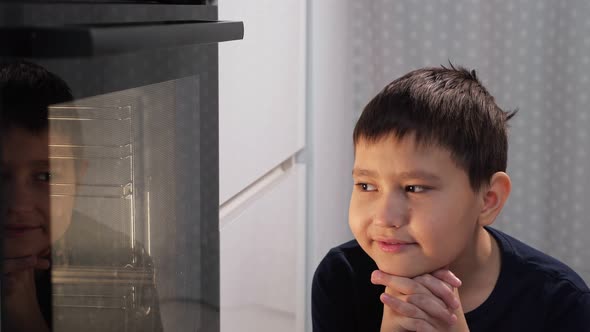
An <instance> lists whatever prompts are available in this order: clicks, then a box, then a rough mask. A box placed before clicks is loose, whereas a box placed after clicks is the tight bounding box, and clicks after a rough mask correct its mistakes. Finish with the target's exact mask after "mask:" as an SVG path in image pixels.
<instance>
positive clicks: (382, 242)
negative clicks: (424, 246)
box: [375, 239, 417, 253]
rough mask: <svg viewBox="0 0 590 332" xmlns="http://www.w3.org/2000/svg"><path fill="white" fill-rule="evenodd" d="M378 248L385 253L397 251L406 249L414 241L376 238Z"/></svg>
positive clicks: (413, 243) (412, 244) (411, 245)
mask: <svg viewBox="0 0 590 332" xmlns="http://www.w3.org/2000/svg"><path fill="white" fill-rule="evenodd" d="M375 242H377V245H378V246H379V249H381V250H382V251H384V252H387V253H397V252H401V251H404V250H407V249H409V248H411V247H413V246H415V245H417V243H416V242H409V241H402V240H396V239H376V240H375Z"/></svg>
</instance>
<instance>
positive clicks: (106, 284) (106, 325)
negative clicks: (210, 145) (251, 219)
mask: <svg viewBox="0 0 590 332" xmlns="http://www.w3.org/2000/svg"><path fill="white" fill-rule="evenodd" d="M198 91H199V80H198V78H197V77H194V76H193V77H186V78H181V79H177V80H172V81H167V82H162V83H159V84H153V85H149V86H145V87H140V88H133V89H129V90H124V91H119V92H115V93H110V94H105V95H101V96H96V97H91V98H86V99H81V100H76V101H73V102H70V103H65V104H59V105H54V106H51V107H50V108H49V128H50V130H49V160H50V169H52V170H55V174H56V175H55V177H53V178H52V180H51V184H50V206H51V213H52V214H51V220H52V223H51V234H52V235H54V237H55V242H54V243H53V250H52V272H51V274H52V281H53V283H52V285H53V325H54V330H55V331H80V330H82V329H84V330H86V331H88V328H87V327H88V326H91V327H92V328H93V330H96V331H159V330H161V329H162V319H164V320H165V323H166V325H167V326H168V327H169V328H168V329H167V330H171V331H179V330H185V328H186V327H188V326H202V323H203V322H206V321H207V318H206V317H203V316H206V315H207V314H210V315H213V314H215V309H216V308H215V306H214V303H208V301H207V299H206V298H205V297H204V296H203V295H204V294H203V289H202V287H203V286H205V287H206V285H203V283H206V281H207V280H201V278H202V273H201V272H202V270H203V269H207V268H216V265H215V264H213V265H212V266H208V265H207V255H208V252H207V251H208V250H207V249H208V248H207V242H206V241H201V237H202V235H203V234H202V230H201V228H200V225H201V222H200V220H199V216H200V214H199V209H200V203H201V197H200V195H201V191H200V190H197V188H200V187H201V175H202V172H201V169H200V162H199V161H200V160H199V159H200V157H201V153H200V152H201V148H202V144H203V143H206V142H201V137H200V133H199V130H198V129H199V128H200V126H199V120H200V119H199V114H200V112H199V95H198ZM68 170H73V171H75V173H76V174H73V175H68V174H60V173H61V172H67V171H68ZM211 249H212V250H211V251H210V252H209V254H215V250H214V249H213V248H211ZM209 258H211V257H209ZM163 316H164V317H163ZM176 324H181V326H177V325H176ZM175 325H176V326H175ZM183 327H184V328H183ZM205 330H206V329H205Z"/></svg>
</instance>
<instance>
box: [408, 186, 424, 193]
mask: <svg viewBox="0 0 590 332" xmlns="http://www.w3.org/2000/svg"><path fill="white" fill-rule="evenodd" d="M426 189H427V188H426V187H424V186H420V185H410V186H406V187H405V190H406V191H407V192H411V193H421V192H423V191H425V190H426Z"/></svg>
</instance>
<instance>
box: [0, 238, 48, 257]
mask: <svg viewBox="0 0 590 332" xmlns="http://www.w3.org/2000/svg"><path fill="white" fill-rule="evenodd" d="M43 242H45V243H43ZM48 247H49V245H48V243H47V241H39V242H36V243H14V242H11V240H6V239H5V240H4V245H3V255H4V258H20V257H27V256H36V255H39V254H41V253H43V252H45V251H46V250H47V248H48Z"/></svg>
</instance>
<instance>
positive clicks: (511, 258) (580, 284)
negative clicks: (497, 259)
mask: <svg viewBox="0 0 590 332" xmlns="http://www.w3.org/2000/svg"><path fill="white" fill-rule="evenodd" d="M486 229H487V230H488V232H490V234H491V235H492V236H493V237H494V238H495V239H496V241H497V243H498V246H499V247H500V251H501V253H502V270H504V271H505V272H513V273H515V274H518V275H520V276H521V277H526V278H531V279H533V280H536V281H537V282H540V283H543V284H545V285H547V284H560V283H564V282H566V283H568V284H570V286H571V287H572V288H573V289H575V290H578V291H581V292H590V290H589V289H588V286H587V285H586V283H585V282H584V280H583V279H582V278H581V277H580V276H579V275H578V274H577V273H576V272H575V271H574V270H573V269H572V268H570V267H569V266H568V265H566V264H565V263H563V262H561V261H560V260H558V259H556V258H554V257H551V256H549V255H547V254H545V253H543V252H541V251H540V250H537V249H535V248H533V247H532V246H529V245H527V244H525V243H523V242H522V241H520V240H518V239H516V238H514V237H512V236H511V235H508V234H506V233H504V232H502V231H500V230H498V229H495V228H492V227H486ZM506 270H508V271H506ZM533 280H530V281H533Z"/></svg>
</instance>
